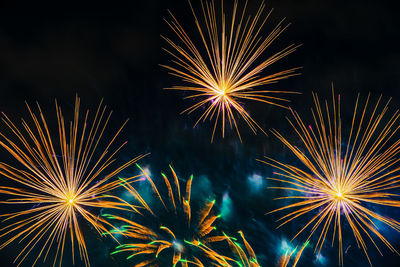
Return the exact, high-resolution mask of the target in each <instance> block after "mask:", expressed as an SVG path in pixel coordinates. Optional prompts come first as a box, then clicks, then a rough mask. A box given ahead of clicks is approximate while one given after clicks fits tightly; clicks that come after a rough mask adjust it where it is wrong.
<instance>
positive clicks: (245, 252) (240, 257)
mask: <svg viewBox="0 0 400 267" xmlns="http://www.w3.org/2000/svg"><path fill="white" fill-rule="evenodd" d="M238 233H239V235H240V238H241V239H242V241H243V245H244V247H245V249H243V248H242V247H243V245H242V244H241V243H239V242H238V240H237V239H236V238H234V237H229V236H227V235H225V234H224V235H225V236H226V237H227V239H226V241H227V242H228V245H229V247H230V248H231V250H232V252H233V254H234V256H235V258H236V259H237V260H236V264H237V265H238V266H240V267H261V265H260V264H259V263H258V261H257V257H256V254H255V253H254V250H253V248H252V247H251V246H250V244H249V243H248V242H247V240H246V238H245V237H244V234H243V232H242V231H239V232H238Z"/></svg>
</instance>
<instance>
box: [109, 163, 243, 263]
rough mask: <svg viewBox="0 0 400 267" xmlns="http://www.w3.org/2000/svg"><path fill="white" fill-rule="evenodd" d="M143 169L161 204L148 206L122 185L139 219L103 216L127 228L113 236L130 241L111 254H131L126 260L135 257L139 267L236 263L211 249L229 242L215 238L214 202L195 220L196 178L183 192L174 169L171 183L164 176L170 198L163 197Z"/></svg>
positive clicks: (166, 191) (127, 184)
mask: <svg viewBox="0 0 400 267" xmlns="http://www.w3.org/2000/svg"><path fill="white" fill-rule="evenodd" d="M139 168H140V167H139ZM140 169H141V172H142V174H143V175H144V177H145V180H146V181H147V182H148V183H150V185H151V188H152V192H153V194H154V195H155V199H154V200H157V202H158V201H159V202H158V203H153V204H154V205H151V203H150V205H149V204H148V201H146V200H145V199H144V197H143V196H142V195H141V194H140V193H138V191H137V190H136V189H135V188H134V187H133V186H132V185H131V184H130V183H128V182H125V181H123V182H122V183H123V185H124V186H125V187H126V189H127V190H128V191H129V193H130V194H131V195H132V196H133V197H134V198H135V200H136V201H137V202H138V205H132V206H131V207H132V210H133V212H134V215H135V216H137V217H136V219H132V220H130V219H126V218H123V217H121V216H116V215H109V214H105V215H103V216H105V217H106V218H109V219H115V220H118V221H120V222H122V223H123V224H124V225H122V226H121V227H120V229H117V230H112V231H111V232H112V233H116V234H122V235H123V237H124V238H128V243H125V244H123V245H120V246H118V247H117V250H116V251H115V252H113V253H112V254H118V253H123V252H126V253H129V255H128V257H127V259H130V258H133V257H135V261H136V265H135V266H136V267H140V266H167V265H172V266H176V265H177V264H180V265H181V266H188V265H194V266H231V265H230V264H229V263H228V262H235V260H233V259H231V258H229V257H226V256H223V255H221V254H219V253H218V252H216V251H215V250H214V249H212V248H211V247H210V244H212V243H214V242H219V241H224V240H226V239H227V238H228V237H227V236H226V235H223V234H221V235H215V234H212V232H213V231H214V230H215V226H214V222H215V221H216V220H217V218H218V217H219V216H217V215H214V214H213V206H214V201H211V202H208V203H207V204H206V205H205V206H204V207H202V208H201V209H200V210H199V211H198V212H195V214H196V215H197V216H192V214H193V212H194V211H193V210H192V205H191V200H190V194H191V185H192V179H193V176H192V177H191V178H190V179H189V180H187V182H186V186H185V188H184V191H183V192H182V190H181V186H180V182H179V179H178V177H177V175H176V173H175V171H174V170H173V169H172V167H171V172H172V175H173V181H172V182H171V181H169V180H168V178H167V176H166V175H165V174H162V177H163V180H164V183H165V186H166V188H165V189H166V190H165V194H166V195H167V196H166V197H163V196H162V195H163V193H162V192H161V193H160V191H159V189H158V188H157V186H156V185H155V183H154V182H153V180H152V179H151V178H150V176H149V174H147V172H146V171H145V170H143V169H142V168H140ZM158 204H159V205H158ZM157 205H158V207H157ZM150 206H154V207H150ZM193 217H194V218H193ZM171 263H172V264H171Z"/></svg>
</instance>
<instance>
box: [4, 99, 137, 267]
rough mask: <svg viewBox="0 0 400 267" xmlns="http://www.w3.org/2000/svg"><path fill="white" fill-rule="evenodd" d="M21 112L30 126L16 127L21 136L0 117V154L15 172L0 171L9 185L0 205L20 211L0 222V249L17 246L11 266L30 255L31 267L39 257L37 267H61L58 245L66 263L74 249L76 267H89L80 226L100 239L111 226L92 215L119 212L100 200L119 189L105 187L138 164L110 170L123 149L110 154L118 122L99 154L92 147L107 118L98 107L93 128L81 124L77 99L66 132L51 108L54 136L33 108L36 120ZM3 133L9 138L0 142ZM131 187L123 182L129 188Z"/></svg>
mask: <svg viewBox="0 0 400 267" xmlns="http://www.w3.org/2000/svg"><path fill="white" fill-rule="evenodd" d="M26 105H27V108H28V111H29V114H30V117H31V119H32V123H29V122H28V121H26V120H24V119H22V125H23V129H22V130H20V129H19V128H18V127H17V126H16V125H15V124H14V123H13V122H12V121H11V120H10V119H9V118H8V117H7V116H6V115H5V114H3V118H2V121H3V122H4V123H5V125H6V128H5V129H4V131H2V132H0V137H1V139H2V140H0V146H1V147H2V148H4V149H5V150H6V151H8V153H9V154H10V155H11V157H12V158H14V159H15V160H16V162H18V163H19V164H20V165H21V166H20V167H19V166H14V165H9V164H6V163H0V174H2V176H3V177H5V178H8V179H9V180H10V183H15V184H16V185H15V186H5V185H2V186H0V194H2V195H5V196H9V197H10V199H7V200H5V201H1V202H0V203H2V204H9V205H15V206H17V207H21V208H22V207H24V209H23V210H21V211H17V212H13V213H9V214H2V215H0V216H1V217H2V218H3V223H7V224H6V225H5V226H3V227H1V228H0V237H1V238H4V239H5V240H4V241H3V242H2V243H1V245H0V249H3V248H4V247H6V246H8V245H9V244H11V243H15V242H18V243H21V242H25V245H24V246H23V248H22V249H21V251H20V252H19V254H18V255H17V257H16V258H15V261H14V262H16V263H17V264H18V265H20V264H21V263H22V262H23V261H24V260H26V258H27V256H28V255H30V254H33V250H34V249H35V250H38V255H37V256H36V258H35V260H34V261H33V262H30V265H31V266H34V265H35V264H36V263H37V261H38V260H39V258H41V257H43V262H45V261H46V259H47V258H49V257H54V260H53V266H55V265H59V266H61V264H62V259H63V254H64V249H65V248H64V247H65V243H66V242H70V244H71V249H72V261H73V263H75V256H74V248H75V246H76V243H77V245H78V249H79V256H80V259H81V260H83V261H84V263H85V265H86V266H90V262H89V256H88V252H87V248H86V243H85V239H84V234H83V232H82V230H81V228H80V223H81V222H80V221H86V222H88V223H89V224H90V225H91V226H92V227H93V228H94V229H95V230H96V231H97V232H98V233H102V232H104V231H107V228H106V226H107V227H111V226H112V225H111V224H110V223H108V222H107V221H106V220H104V219H103V218H101V217H99V216H98V214H97V213H94V210H96V209H97V210H99V209H101V208H115V209H125V207H124V205H122V204H121V202H120V201H119V199H118V198H117V197H113V196H110V195H107V193H108V192H109V191H111V190H113V189H115V188H117V187H119V186H120V185H119V180H116V181H111V180H110V179H111V178H113V177H114V176H116V175H117V174H119V173H120V172H121V171H122V170H124V169H125V168H127V167H128V166H130V165H131V164H133V163H135V162H136V161H138V160H139V159H140V158H142V157H143V156H138V157H135V158H133V159H132V160H130V161H128V162H126V163H125V164H122V165H121V164H120V165H118V166H115V167H114V164H115V163H114V162H115V156H116V154H117V153H118V152H119V151H120V150H121V149H122V147H123V146H124V145H125V144H126V142H125V143H123V144H122V145H118V146H117V147H116V148H114V146H115V145H114V143H116V140H117V138H118V136H119V134H120V132H121V130H122V128H123V127H124V125H125V123H126V122H125V123H124V124H123V125H122V126H121V128H119V129H118V130H117V131H116V133H115V135H111V139H110V141H109V142H108V143H106V146H105V148H104V150H101V146H100V145H99V144H101V142H100V141H101V140H102V139H103V138H102V137H103V135H104V132H105V130H106V128H107V125H108V122H109V119H110V116H111V113H112V112H109V114H108V115H107V107H106V106H103V105H102V101H101V102H100V104H99V106H98V108H97V111H96V113H95V115H94V119H93V121H90V120H89V110H87V111H86V114H85V116H84V119H83V121H82V118H81V117H80V116H79V108H80V99H79V98H78V97H76V102H75V109H74V117H73V121H71V122H70V123H67V124H66V123H65V120H64V117H63V114H62V112H61V108H60V107H59V106H58V104H57V101H56V112H55V116H56V117H57V123H58V129H57V131H54V132H53V131H52V129H51V127H49V125H48V123H47V121H46V119H45V116H44V114H43V113H42V109H41V107H40V105H39V104H37V108H38V111H39V114H38V115H37V114H36V113H34V112H33V111H32V109H31V107H30V106H29V105H28V104H26ZM68 129H69V131H68ZM6 130H8V132H7V133H8V134H10V135H13V137H10V136H8V134H7V135H6V133H5V132H6ZM13 138H14V139H13ZM56 152H59V153H56ZM60 155H61V156H60ZM135 179H136V177H128V178H126V180H129V181H133V180H135Z"/></svg>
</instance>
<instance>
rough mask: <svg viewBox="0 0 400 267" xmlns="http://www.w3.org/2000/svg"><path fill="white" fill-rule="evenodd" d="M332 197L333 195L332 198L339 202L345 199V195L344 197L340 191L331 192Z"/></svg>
mask: <svg viewBox="0 0 400 267" xmlns="http://www.w3.org/2000/svg"><path fill="white" fill-rule="evenodd" d="M332 195H333V198H335V199H337V200H340V201H341V200H344V199H345V195H344V193H343V191H342V190H340V189H339V190H338V191H336V192H333V193H332Z"/></svg>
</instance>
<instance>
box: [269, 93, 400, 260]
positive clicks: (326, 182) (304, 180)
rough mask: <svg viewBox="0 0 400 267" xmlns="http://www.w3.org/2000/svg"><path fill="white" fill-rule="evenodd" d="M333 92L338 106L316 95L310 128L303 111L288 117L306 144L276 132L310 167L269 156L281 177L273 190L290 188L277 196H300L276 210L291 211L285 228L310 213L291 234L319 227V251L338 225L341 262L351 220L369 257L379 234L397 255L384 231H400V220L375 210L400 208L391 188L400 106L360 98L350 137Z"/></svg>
mask: <svg viewBox="0 0 400 267" xmlns="http://www.w3.org/2000/svg"><path fill="white" fill-rule="evenodd" d="M332 93H333V101H332V102H333V103H332V107H330V105H329V104H328V102H327V101H325V103H324V105H321V103H320V100H319V98H318V96H317V95H316V94H313V97H314V102H315V110H312V116H313V118H314V123H313V125H309V126H306V124H305V123H304V122H303V120H302V119H301V117H300V115H299V114H298V113H297V112H295V111H293V112H292V113H293V117H294V122H293V121H291V120H290V119H289V122H290V124H291V126H292V127H293V129H294V131H295V133H296V135H297V137H298V138H299V140H301V143H302V148H300V147H297V146H295V145H293V144H292V143H291V142H289V141H288V140H287V139H286V138H285V137H283V136H282V135H281V134H280V133H279V132H278V131H276V130H272V132H273V134H274V135H275V136H276V137H277V138H278V139H279V140H281V141H282V142H283V144H284V145H285V146H286V147H287V148H288V149H289V150H290V151H291V152H292V153H293V154H294V155H295V156H296V157H297V158H298V159H299V160H300V162H301V163H302V165H303V167H304V168H299V167H296V166H294V165H291V164H286V163H282V162H279V161H276V160H274V159H271V158H267V160H266V161H264V162H265V163H267V164H269V165H271V166H273V167H274V168H276V169H277V172H276V173H275V174H276V175H278V176H280V177H277V178H269V179H271V180H274V181H276V182H280V183H282V185H281V186H277V187H272V188H275V189H281V190H285V191H286V192H287V193H288V196H284V197H280V198H278V199H279V200H293V201H295V202H294V203H292V204H289V205H287V206H284V207H281V208H278V209H276V210H274V211H272V212H278V211H286V210H291V211H289V212H288V213H287V214H286V215H284V216H283V217H281V218H280V219H279V221H280V222H281V224H280V225H279V227H281V226H282V225H285V224H287V223H288V222H291V221H293V220H296V219H299V218H301V217H306V216H310V218H309V219H307V222H306V223H305V224H304V225H303V226H302V227H301V228H300V230H299V231H298V232H297V233H296V235H295V236H294V237H293V239H294V238H296V237H298V236H299V235H300V234H302V233H304V232H305V230H306V229H309V230H310V233H309V234H308V237H307V240H309V239H310V238H311V236H312V235H314V234H317V233H318V232H319V234H317V235H318V239H317V243H316V246H315V251H318V253H319V252H320V251H321V249H322V246H323V244H324V242H325V239H326V238H327V236H328V233H329V232H330V231H332V245H333V244H334V241H335V239H336V238H337V241H338V243H339V264H340V265H343V245H342V239H343V229H342V228H343V224H344V223H345V222H346V225H348V226H350V228H351V232H352V233H353V235H354V237H355V239H356V241H357V244H358V246H359V247H361V248H362V250H363V251H364V254H365V255H366V257H367V258H368V261H369V262H370V263H371V261H370V259H369V256H368V253H367V241H368V240H369V241H370V242H371V243H372V244H373V246H374V247H376V249H377V250H378V251H379V253H381V251H380V249H379V247H378V244H377V243H376V240H380V241H382V242H383V244H385V245H386V246H387V247H388V248H389V249H390V250H391V251H393V252H396V253H397V251H396V250H395V248H394V247H393V246H392V245H391V244H390V242H389V241H388V240H387V239H386V238H385V237H384V236H383V234H382V233H381V230H382V227H383V226H382V225H385V226H386V227H388V228H391V229H394V230H396V231H400V223H399V222H398V221H397V220H394V219H392V218H389V217H386V216H383V215H381V214H380V213H378V212H377V211H376V209H377V208H379V206H391V207H400V201H399V200H398V199H397V198H398V195H397V194H396V193H393V189H397V188H398V187H399V186H400V179H399V171H400V167H399V161H400V157H399V151H400V140H399V139H398V138H397V137H395V134H396V133H397V131H398V129H399V124H398V119H399V112H398V111H396V112H395V113H394V114H393V115H392V116H385V115H386V113H387V111H388V104H389V102H390V100H389V101H388V102H386V104H383V105H382V104H381V102H382V97H380V98H379V100H378V101H377V103H376V104H375V105H370V104H369V102H370V96H369V95H368V98H367V100H366V103H365V104H364V106H363V105H362V104H360V101H359V97H357V101H356V104H355V108H354V112H353V115H352V121H351V125H350V128H348V129H349V130H348V131H347V132H346V135H347V134H348V137H347V138H342V134H343V132H345V130H346V128H344V127H343V126H342V119H341V103H340V102H341V99H340V95H338V97H337V100H335V96H334V92H333V89H332ZM382 106H383V107H382ZM323 107H324V108H323ZM369 114H370V115H369ZM378 224H382V225H381V226H379V227H378ZM371 265H372V264H371Z"/></svg>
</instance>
